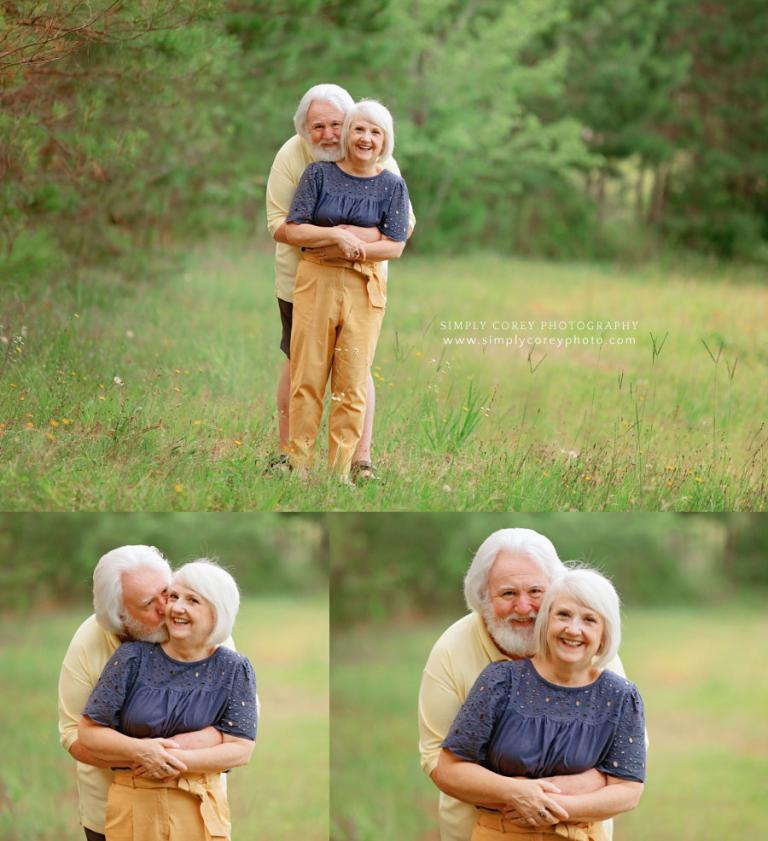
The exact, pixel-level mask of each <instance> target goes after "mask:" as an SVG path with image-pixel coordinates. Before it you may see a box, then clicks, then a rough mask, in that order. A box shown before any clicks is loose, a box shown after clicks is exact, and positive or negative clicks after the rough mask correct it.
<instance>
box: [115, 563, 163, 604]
mask: <svg viewBox="0 0 768 841" xmlns="http://www.w3.org/2000/svg"><path fill="white" fill-rule="evenodd" d="M122 583H123V595H124V596H126V597H128V598H132V599H136V600H137V601H141V600H143V599H146V598H152V597H154V596H156V595H157V594H158V593H161V592H162V591H163V590H164V589H165V588H166V587H167V586H168V578H167V576H166V575H165V574H164V573H163V572H162V571H161V570H159V569H154V568H153V567H139V568H138V569H132V570H131V571H130V572H124V573H123V579H122Z"/></svg>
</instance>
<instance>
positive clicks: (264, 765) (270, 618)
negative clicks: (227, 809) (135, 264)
mask: <svg viewBox="0 0 768 841" xmlns="http://www.w3.org/2000/svg"><path fill="white" fill-rule="evenodd" d="M87 615H88V607H87V606H85V605H84V606H83V607H82V609H80V610H66V611H63V610H48V609H38V610H35V611H34V612H33V613H31V614H30V615H28V616H26V617H15V618H8V617H6V618H3V619H2V620H0V639H1V640H2V643H0V674H1V675H2V681H0V701H1V703H0V706H1V707H2V711H3V722H4V726H3V754H4V756H5V760H4V761H3V762H2V764H0V838H2V839H3V841H54V840H55V841H76V839H77V841H79V839H81V838H83V837H84V836H83V834H82V830H81V829H80V827H79V824H78V820H77V800H76V791H75V776H74V775H75V763H74V760H72V759H71V758H70V757H69V755H68V754H67V753H66V752H65V751H64V750H63V749H62V748H61V746H60V745H59V741H58V731H57V713H56V685H57V681H58V674H59V667H60V665H61V660H62V658H63V656H64V652H65V651H66V647H67V645H68V643H69V640H70V638H71V635H72V634H73V633H74V631H75V629H76V628H77V626H78V625H79V623H80V622H81V621H82V620H83V619H84V618H85V617H86V616H87ZM234 636H235V642H236V644H237V646H238V649H239V650H240V651H241V652H242V653H243V654H246V655H247V656H248V657H249V658H250V660H251V662H252V663H253V665H254V668H255V670H256V680H257V684H258V691H259V696H260V700H261V721H260V724H259V732H258V735H257V740H256V749H255V750H254V753H253V758H252V760H251V762H250V764H249V765H247V766H246V767H245V768H240V769H236V770H235V771H233V772H232V773H231V774H230V775H229V780H228V784H229V786H228V788H229V799H230V805H231V808H232V825H233V838H235V839H238V838H239V839H249V841H251V839H252V840H253V841H276V839H280V841H289V839H295V838H308V839H313V841H325V839H327V838H328V785H329V779H328V750H329V727H328V609H327V600H326V599H318V598H306V597H304V598H295V599H293V598H287V597H274V598H269V599H246V600H244V602H243V604H242V607H241V611H240V614H239V617H238V622H237V625H236V627H235V632H234Z"/></svg>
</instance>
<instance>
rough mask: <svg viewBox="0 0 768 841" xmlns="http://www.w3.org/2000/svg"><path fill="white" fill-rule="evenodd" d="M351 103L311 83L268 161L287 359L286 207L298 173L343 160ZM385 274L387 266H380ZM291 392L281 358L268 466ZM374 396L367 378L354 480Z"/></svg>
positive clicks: (289, 267)
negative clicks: (290, 130)
mask: <svg viewBox="0 0 768 841" xmlns="http://www.w3.org/2000/svg"><path fill="white" fill-rule="evenodd" d="M352 105H354V101H353V99H352V97H351V96H350V95H349V93H347V91H345V90H344V88H341V87H339V86H338V85H315V86H314V87H312V88H310V89H309V90H308V91H307V92H306V93H305V94H304V96H303V97H302V98H301V101H300V102H299V107H298V108H297V109H296V114H295V115H294V118H293V123H294V126H295V128H296V134H295V135H294V136H293V137H292V138H290V140H288V141H286V142H285V143H284V144H283V146H282V147H281V148H280V151H279V152H278V153H277V155H276V156H275V160H274V161H273V163H272V168H271V170H270V172H269V180H268V181H267V227H268V228H269V232H270V234H271V235H272V237H273V239H274V240H275V243H276V245H275V292H276V295H277V304H278V307H279V309H280V320H281V322H282V337H281V340H280V349H281V350H282V351H283V353H284V354H285V355H286V357H290V352H291V326H292V321H293V288H294V284H295V280H296V271H297V269H298V266H299V250H298V249H297V248H295V247H294V246H291V245H289V244H288V241H287V239H286V236H285V220H286V217H287V216H288V211H289V210H290V207H291V202H292V200H293V195H294V193H295V192H296V188H297V187H298V184H299V180H300V179H301V176H302V173H303V172H304V170H305V169H306V168H307V166H308V165H309V164H310V163H312V162H313V161H338V160H340V159H341V158H343V157H344V152H343V150H342V148H341V129H342V126H343V124H344V117H345V115H346V113H347V111H349V109H350V108H351V107H352ZM384 167H385V168H386V169H390V170H392V171H393V172H395V173H396V174H397V175H399V174H400V170H399V169H398V166H397V163H396V161H395V160H394V158H390V159H389V160H388V161H387V162H386V163H384ZM415 224H416V219H415V217H414V215H413V210H412V209H411V211H410V216H409V231H408V236H410V235H411V232H412V231H413V226H414V225H415ZM349 227H350V230H352V231H353V232H354V233H355V235H356V236H357V237H359V238H360V239H362V240H364V241H365V242H375V241H377V240H379V239H381V233H380V232H379V230H378V228H359V227H354V226H349ZM323 252H324V253H325V254H326V255H327V256H328V257H343V256H344V255H343V254H341V252H340V251H338V252H337V251H336V250H335V249H332V248H325V249H323ZM384 267H385V271H386V263H385V264H384ZM290 393H291V366H290V361H289V359H286V361H285V363H284V364H283V368H282V371H281V373H280V379H279V381H278V386H277V414H278V427H279V440H280V455H279V456H278V457H277V458H275V459H274V460H273V461H272V462H271V465H270V466H271V467H274V468H279V469H285V470H287V469H288V467H289V459H288V453H287V450H288V403H289V399H290ZM375 405H376V393H375V390H374V387H373V378H372V377H371V375H370V373H369V375H368V392H367V396H366V412H365V422H364V426H363V434H362V437H361V438H360V441H359V443H358V445H357V448H356V450H355V453H354V456H353V459H352V471H351V475H352V478H353V479H356V480H359V479H374V478H375V469H374V467H373V464H372V462H371V441H372V438H373V416H374V412H375Z"/></svg>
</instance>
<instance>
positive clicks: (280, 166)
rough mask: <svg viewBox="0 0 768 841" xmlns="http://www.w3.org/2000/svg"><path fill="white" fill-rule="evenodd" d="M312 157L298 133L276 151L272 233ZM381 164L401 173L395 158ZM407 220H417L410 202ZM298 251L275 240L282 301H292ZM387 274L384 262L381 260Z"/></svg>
mask: <svg viewBox="0 0 768 841" xmlns="http://www.w3.org/2000/svg"><path fill="white" fill-rule="evenodd" d="M313 161H314V158H313V157H312V149H311V147H310V145H309V144H308V143H307V142H306V141H305V140H304V139H303V138H302V137H300V136H299V135H298V134H294V136H293V137H292V138H291V139H290V140H287V141H286V142H285V143H283V145H282V146H281V147H280V151H279V152H278V153H277V155H275V160H274V161H273V162H272V168H271V169H270V171H269V180H268V181H267V228H269V233H270V235H271V236H274V235H275V231H276V230H277V229H278V228H279V227H280V226H281V225H282V224H283V222H285V220H286V219H287V218H288V211H289V210H290V209H291V202H292V201H293V194H294V193H295V192H296V188H297V187H298V186H299V181H300V179H301V176H302V175H303V173H304V170H305V169H306V168H307V167H308V166H309V164H311V163H312V162H313ZM384 168H385V169H388V170H390V171H391V172H394V173H395V174H396V175H400V169H399V167H398V166H397V162H396V161H395V159H394V158H390V159H389V160H388V161H387V162H386V163H385V164H384ZM408 220H409V222H410V226H411V228H413V226H414V225H415V224H416V217H415V216H414V215H413V207H411V206H409V214H408ZM300 253H301V252H300V251H299V249H298V248H296V247H295V246H293V245H286V244H285V243H282V242H276V243H275V294H276V295H277V297H278V298H282V300H283V301H293V287H294V285H295V283H296V270H297V269H298V267H299V255H300ZM381 265H382V268H383V271H384V273H385V277H386V266H387V264H386V262H383V263H382V264H381Z"/></svg>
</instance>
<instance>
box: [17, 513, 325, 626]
mask: <svg viewBox="0 0 768 841" xmlns="http://www.w3.org/2000/svg"><path fill="white" fill-rule="evenodd" d="M134 543H143V544H146V545H149V546H157V547H158V548H159V549H160V551H161V552H163V554H164V555H165V556H166V557H167V558H168V559H169V561H170V562H171V565H172V566H180V565H181V564H182V563H185V562H187V561H191V560H194V559H195V558H199V557H206V556H207V557H214V558H216V559H217V560H219V561H220V563H222V564H223V565H224V566H225V567H226V568H227V569H229V570H230V571H231V572H232V574H233V575H234V576H235V577H236V579H237V582H238V585H239V586H240V588H241V590H242V591H243V592H244V593H274V592H284V591H286V590H289V591H292V592H297V593H306V592H312V591H317V590H321V591H322V590H323V589H324V588H325V582H326V580H327V571H328V556H327V544H326V537H325V528H324V525H323V523H322V522H321V521H318V520H317V519H316V518H315V517H313V515H297V516H292V515H290V514H286V515H283V516H280V517H276V516H274V515H268V514H247V515H235V514H222V515H213V514H192V513H180V514H170V515H168V514H150V513H137V514H112V513H103V514H51V515H50V516H46V517H44V518H41V516H40V515H39V514H2V515H0V554H2V557H3V564H2V566H1V567H0V609H7V608H15V609H23V608H26V607H29V606H30V605H32V604H35V603H36V602H38V601H41V600H43V601H47V600H52V599H60V600H74V599H80V600H82V599H88V598H90V591H91V575H92V573H93V568H94V567H95V566H96V562H97V561H98V559H99V558H100V557H101V555H103V554H104V553H105V552H107V551H109V550H110V549H114V548H115V547H116V546H123V545H126V544H134Z"/></svg>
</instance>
